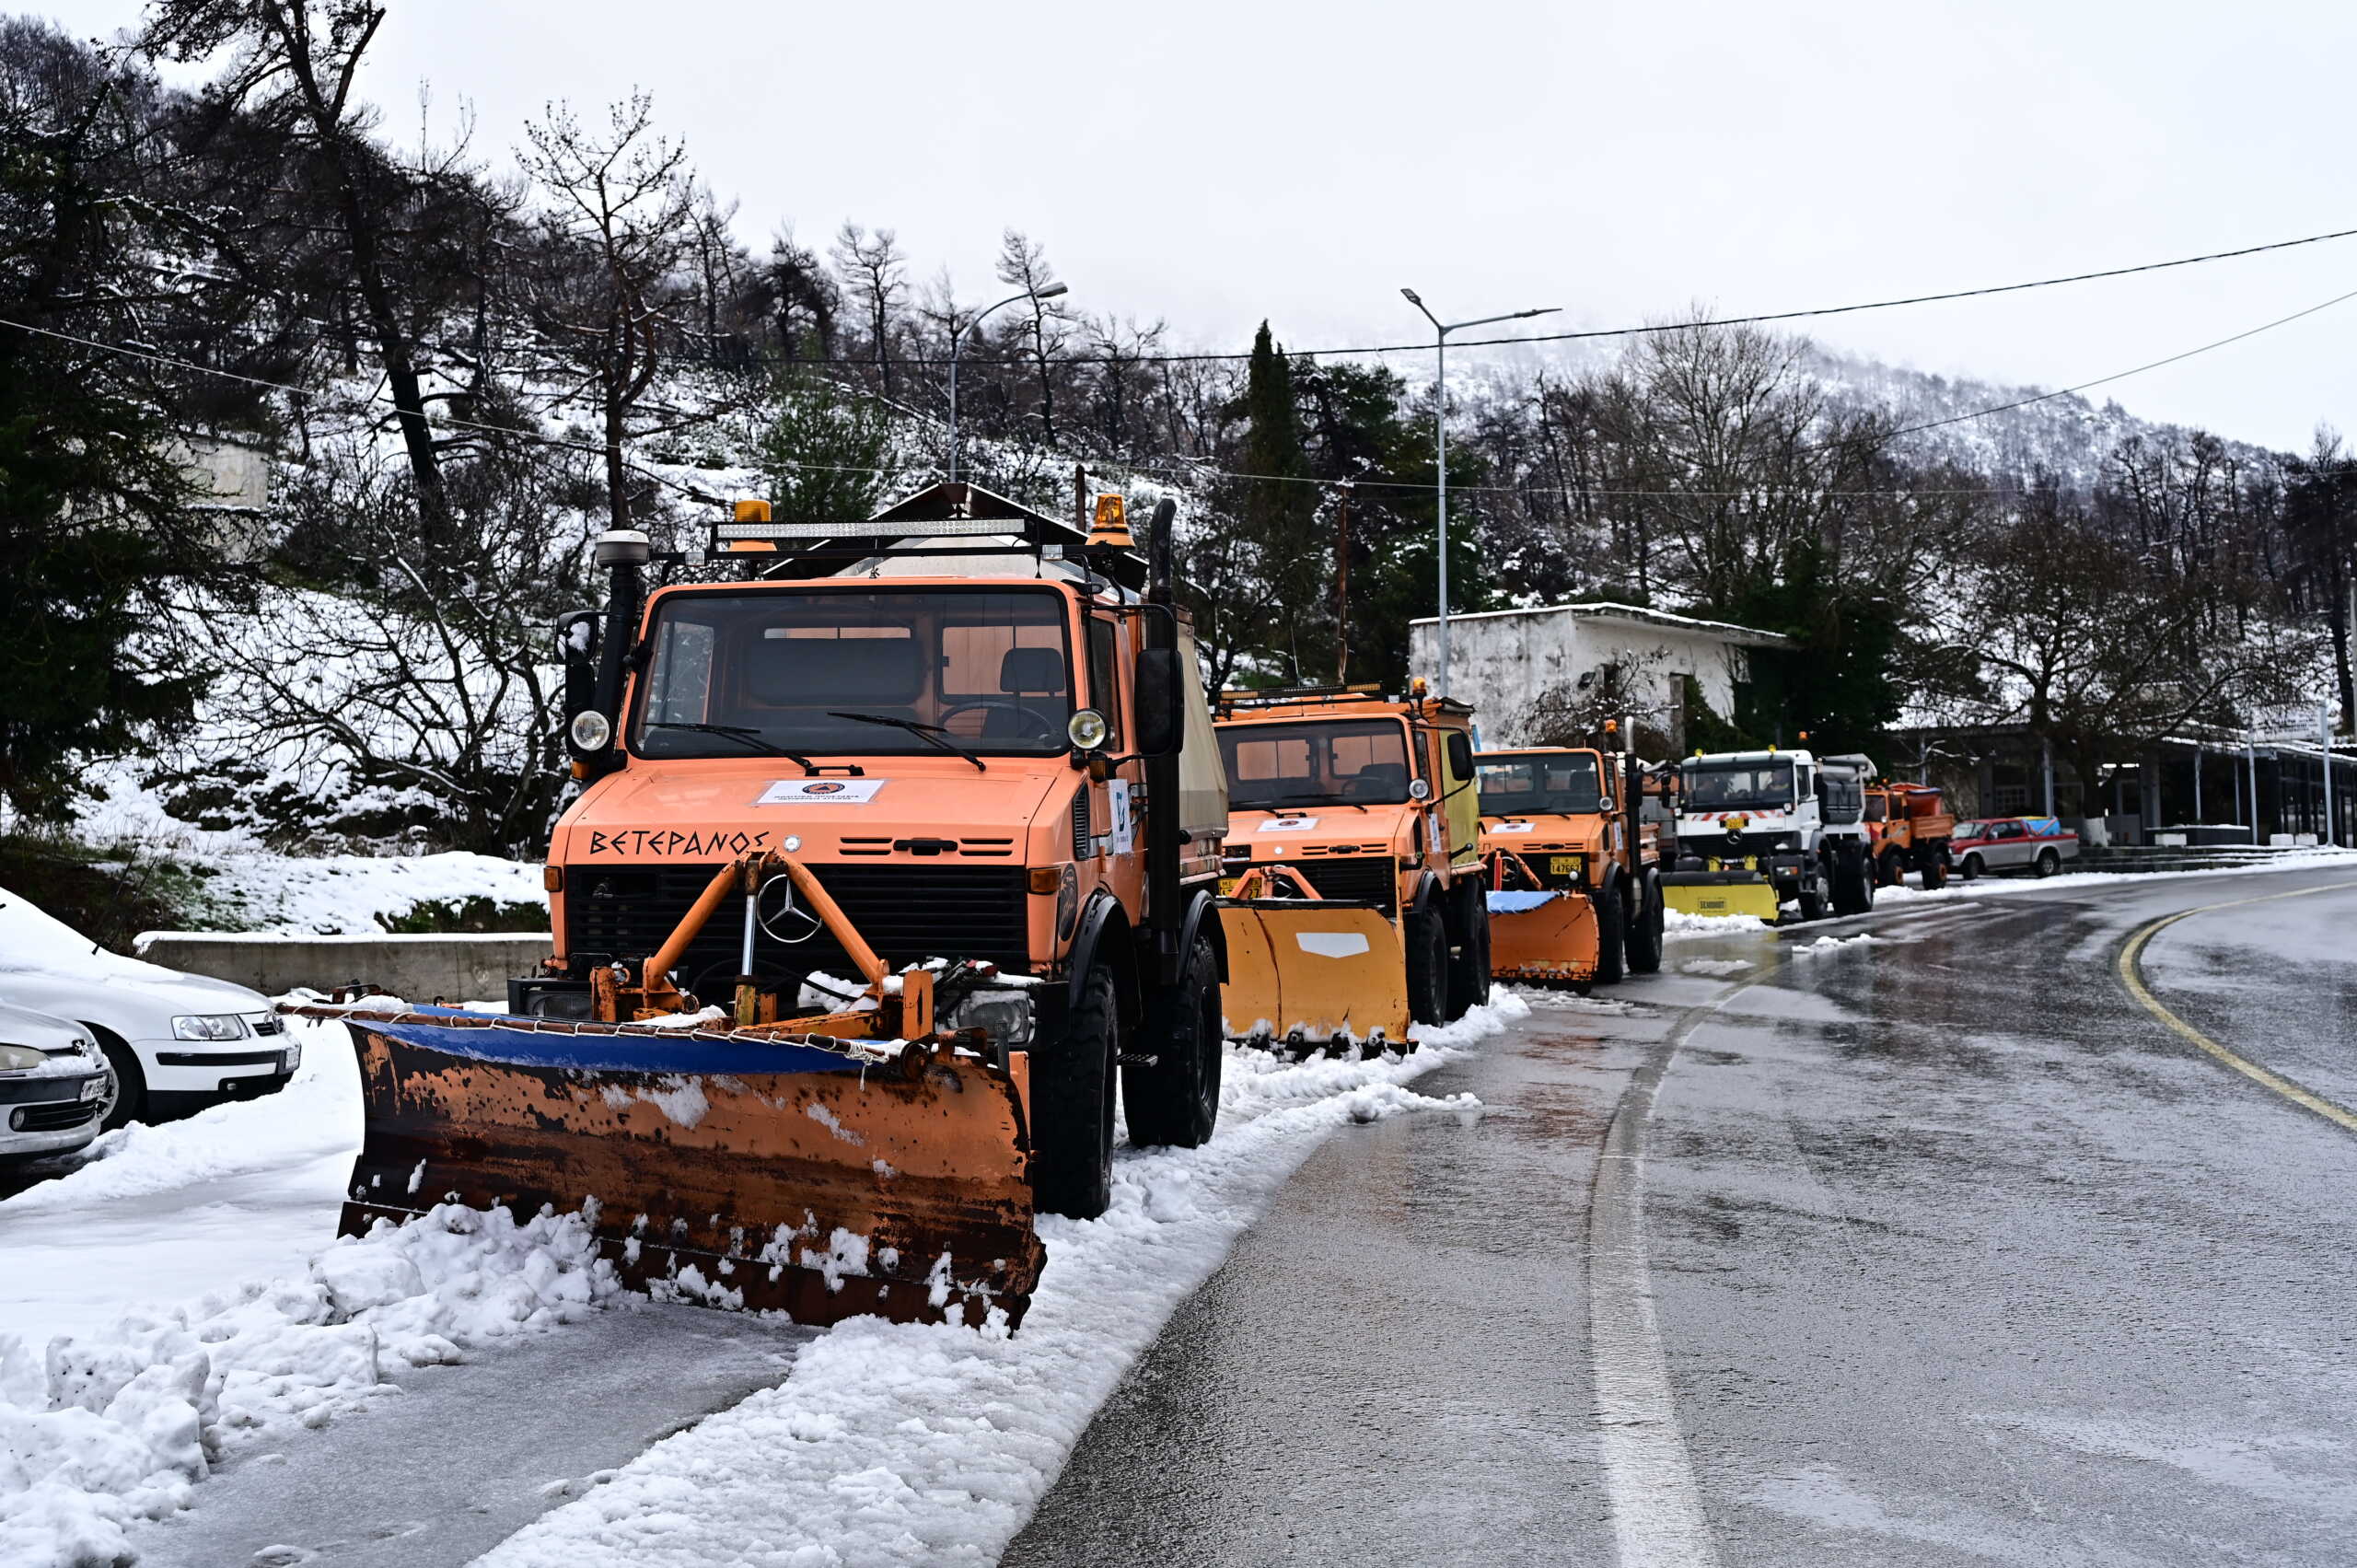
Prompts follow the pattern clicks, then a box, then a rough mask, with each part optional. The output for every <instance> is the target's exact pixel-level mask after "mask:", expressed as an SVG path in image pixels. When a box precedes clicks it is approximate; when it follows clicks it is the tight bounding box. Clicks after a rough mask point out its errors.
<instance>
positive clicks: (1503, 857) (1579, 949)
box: [1474, 726, 1664, 991]
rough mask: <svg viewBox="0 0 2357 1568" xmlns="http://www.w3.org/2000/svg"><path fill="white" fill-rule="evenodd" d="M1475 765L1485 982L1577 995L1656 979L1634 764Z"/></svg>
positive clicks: (1649, 855)
mask: <svg viewBox="0 0 2357 1568" xmlns="http://www.w3.org/2000/svg"><path fill="white" fill-rule="evenodd" d="M1613 727H1614V728H1615V730H1616V732H1617V727H1618V726H1613ZM1474 761H1475V762H1476V763H1477V765H1478V766H1479V768H1480V778H1481V789H1480V802H1481V853H1482V854H1483V856H1484V857H1485V858H1486V860H1487V862H1488V865H1489V868H1490V888H1491V891H1490V895H1489V901H1490V942H1491V962H1490V972H1491V973H1492V974H1493V975H1495V976H1496V977H1497V978H1498V979H1500V980H1523V981H1537V982H1538V983H1540V984H1560V985H1570V986H1573V987H1575V988H1577V989H1579V990H1583V991H1585V989H1587V988H1588V987H1589V986H1590V985H1593V984H1597V983H1602V984H1607V985H1609V984H1611V983H1613V982H1614V981H1619V980H1620V978H1621V977H1622V976H1623V975H1624V974H1652V973H1653V972H1655V970H1659V969H1660V968H1661V950H1662V930H1663V924H1664V915H1663V912H1662V894H1661V853H1660V844H1659V837H1658V835H1659V832H1660V830H1659V828H1658V827H1657V826H1656V825H1655V824H1654V823H1651V822H1648V821H1645V820H1644V804H1645V791H1646V785H1647V780H1646V777H1645V773H1644V770H1643V766H1642V765H1641V764H1640V763H1639V762H1638V761H1637V760H1636V759H1635V758H1634V757H1633V756H1628V755H1624V754H1621V753H1617V752H1612V753H1608V752H1604V751H1597V750H1593V749H1586V748H1571V747H1525V748H1522V749H1517V750H1511V751H1484V752H1482V753H1480V756H1478V757H1477V758H1475V759H1474Z"/></svg>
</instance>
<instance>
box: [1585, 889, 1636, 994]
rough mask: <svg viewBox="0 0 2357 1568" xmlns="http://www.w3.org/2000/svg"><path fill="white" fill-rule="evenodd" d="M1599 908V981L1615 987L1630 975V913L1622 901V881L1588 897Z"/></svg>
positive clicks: (1597, 956)
mask: <svg viewBox="0 0 2357 1568" xmlns="http://www.w3.org/2000/svg"><path fill="white" fill-rule="evenodd" d="M1588 897H1589V898H1590V899H1592V900H1594V902H1595V907H1596V983H1597V984H1598V985H1614V984H1617V983H1619V981H1620V977H1621V976H1622V975H1624V974H1626V973H1627V972H1628V961H1629V923H1628V919H1627V914H1628V912H1627V910H1626V909H1625V908H1624V907H1623V906H1622V904H1621V901H1620V878H1619V877H1614V878H1612V879H1611V880H1610V881H1608V882H1607V883H1605V884H1604V885H1603V886H1602V887H1600V888H1598V889H1596V891H1595V892H1593V893H1591V894H1589V895H1588Z"/></svg>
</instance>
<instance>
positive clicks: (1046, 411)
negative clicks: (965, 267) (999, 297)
mask: <svg viewBox="0 0 2357 1568" xmlns="http://www.w3.org/2000/svg"><path fill="white" fill-rule="evenodd" d="M997 273H998V281H999V282H1001V283H1003V284H1005V285H1008V286H1010V287H1013V288H1019V289H1021V290H1022V291H1023V292H1024V293H1026V294H1028V295H1029V296H1031V300H1030V303H1031V313H1030V315H1029V316H1028V317H1027V318H1025V319H1023V321H1022V322H1021V324H1020V325H1019V326H1018V328H1017V329H1016V331H1017V332H1018V333H1019V335H1020V338H1021V341H1022V343H1023V352H1024V353H1025V354H1028V355H1029V356H1030V358H1031V363H1032V366H1033V367H1034V370H1035V372H1036V375H1037V378H1038V382H1039V434H1040V437H1041V438H1042V439H1043V440H1045V441H1047V442H1048V443H1049V444H1050V445H1051V446H1052V445H1053V444H1054V442H1055V439H1056V378H1055V375H1054V372H1053V368H1052V366H1053V362H1054V359H1055V356H1056V355H1058V354H1062V352H1063V349H1064V345H1065V344H1066V343H1070V342H1071V341H1072V329H1073V319H1072V317H1071V316H1070V315H1068V314H1066V312H1065V310H1064V308H1063V302H1062V299H1061V298H1057V299H1042V298H1040V297H1039V291H1040V290H1041V289H1043V288H1046V287H1048V286H1049V285H1051V284H1053V283H1054V282H1055V281H1056V269H1055V268H1053V267H1051V266H1050V265H1049V264H1048V252H1047V248H1046V247H1045V246H1043V245H1041V244H1039V242H1038V241H1037V240H1034V239H1030V238H1026V237H1025V236H1024V234H1023V231H1022V230H1020V229H1015V228H1010V229H1008V230H1007V231H1006V233H1005V234H1004V237H1002V238H1001V240H1000V244H999V252H998V268H997Z"/></svg>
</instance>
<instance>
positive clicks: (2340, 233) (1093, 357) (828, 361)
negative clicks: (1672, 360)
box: [703, 228, 2357, 370]
mask: <svg viewBox="0 0 2357 1568" xmlns="http://www.w3.org/2000/svg"><path fill="white" fill-rule="evenodd" d="M2349 238H2357V228H2340V229H2334V230H2332V231H2331V232H2329V233H2326V234H2307V235H2302V236H2301V237H2300V238H2297V239H2276V240H2270V241H2269V242H2268V243H2266V244H2264V245H2245V246H2241V247H2238V248H2237V249H2235V250H2211V251H2205V252H2204V253H2203V254H2201V255H2199V256H2178V257H2176V258H2173V259H2171V260H2169V261H2140V262H2137V263H2136V264H2135V265H2133V266H2126V267H2106V268H2103V269H2101V270H2099V271H2096V272H2092V273H2065V274H2063V275H2061V276H2060V277H2050V278H2031V279H2029V280H2027V281H2026V282H2022V283H2005V284H1990V285H1985V286H1982V287H1980V288H1958V289H1950V290H1948V291H1946V292H1945V293H1941V294H1910V295H1902V296H1898V297H1896V298H1891V299H1867V300H1860V301H1857V302H1856V303H1853V304H1850V305H1820V306H1813V307H1810V308H1806V309H1802V310H1770V311H1763V312H1759V313H1757V314H1753V315H1749V316H1716V317H1710V318H1706V319H1698V320H1692V321H1649V322H1646V323H1645V324H1643V325H1642V326H1634V327H1594V328H1588V329H1586V330H1584V331H1568V332H1540V333H1536V334H1532V335H1529V336H1524V337H1510V338H1466V339H1463V340H1456V339H1452V340H1451V341H1450V343H1449V345H1448V346H1449V347H1451V348H1453V349H1464V348H1502V347H1506V346H1510V345H1512V344H1515V343H1578V342H1585V341H1589V340H1594V339H1600V338H1634V337H1647V336H1653V335H1657V334H1660V333H1664V332H1691V331H1702V330H1704V329H1707V328H1712V327H1755V326H1765V325H1769V324H1771V323H1773V322H1778V321H1805V320H1813V319H1820V318H1823V317H1828V316H1850V315H1855V314H1856V313H1858V312H1860V311H1864V310H1891V309H1896V308H1898V307H1901V306H1907V305H1937V304H1941V303H1944V302H1945V301H1948V300H1955V299H1981V298H1986V297H1989V296H1992V295H2000V294H2022V293H2026V292H2027V291H2028V290H2030V289H2038V288H2057V287H2060V286H2061V285H2065V284H2076V283H2095V282H2098V281H2100V280H2102V279H2105V278H2124V277H2131V276H2133V275H2135V274H2137V273H2162V272H2168V271H2171V270H2173V269H2175V268H2178V267H2198V266H2202V265H2205V264H2207V263H2209V262H2212V261H2235V260H2238V259H2239V258H2242V257H2245V256H2258V255H2264V254H2266V253H2267V252H2269V251H2272V250H2296V249H2298V248H2299V247H2301V246H2304V245H2324V244H2328V243H2329V242H2331V241H2333V240H2337V239H2349ZM1432 346H1433V345H1432V341H1431V340H1430V339H1428V338H1427V339H1424V340H1422V341H1421V342H1418V343H1370V344H1364V345H1362V346H1359V347H1356V348H1297V349H1287V350H1286V351H1285V352H1286V354H1289V355H1301V356H1305V357H1308V358H1318V357H1331V358H1337V359H1348V358H1350V357H1352V356H1353V355H1356V354H1429V353H1431V352H1432ZM1251 357H1252V355H1251V353H1250V352H1249V351H1245V352H1243V353H1237V352H1234V351H1222V352H1217V353H1210V352H1206V353H1194V354H1057V355H1054V356H1051V358H1050V359H1049V360H1048V363H1049V364H1050V365H1199V364H1213V363H1219V362H1223V361H1229V362H1232V361H1236V360H1245V359H1249V358H1251ZM703 363H710V364H720V363H724V362H723V361H722V360H720V359H719V357H718V356H716V355H715V356H712V357H710V358H709V359H707V360H705V361H703ZM739 363H751V364H755V365H766V366H778V367H781V368H784V367H791V366H808V367H809V368H812V369H830V368H832V369H848V370H857V369H874V368H877V367H878V366H880V365H882V364H890V365H894V366H947V365H948V363H949V361H948V360H946V359H936V358H933V357H930V356H922V355H921V356H917V357H913V358H911V357H905V356H894V355H891V354H887V355H885V356H884V357H883V359H881V360H879V359H878V358H877V356H876V355H875V354H865V355H859V354H845V355H837V356H831V357H828V358H822V359H781V358H777V357H774V356H771V355H753V356H750V358H749V361H745V362H739ZM965 363H966V364H969V365H972V364H975V363H976V362H975V361H973V360H970V359H969V360H966V361H965Z"/></svg>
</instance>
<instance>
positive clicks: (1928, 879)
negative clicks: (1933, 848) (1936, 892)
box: [1923, 854, 1948, 893]
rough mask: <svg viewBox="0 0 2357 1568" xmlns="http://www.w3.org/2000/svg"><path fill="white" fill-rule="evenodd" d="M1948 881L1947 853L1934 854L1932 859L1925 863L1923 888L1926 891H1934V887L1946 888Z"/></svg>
mask: <svg viewBox="0 0 2357 1568" xmlns="http://www.w3.org/2000/svg"><path fill="white" fill-rule="evenodd" d="M1947 881H1948V863H1947V857H1946V856H1945V855H1939V854H1935V855H1933V856H1932V858H1931V859H1929V860H1927V861H1925V862H1924V863H1923V890H1924V891H1925V892H1927V893H1928V892H1931V891H1933V889H1938V888H1945V887H1946V886H1947Z"/></svg>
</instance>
